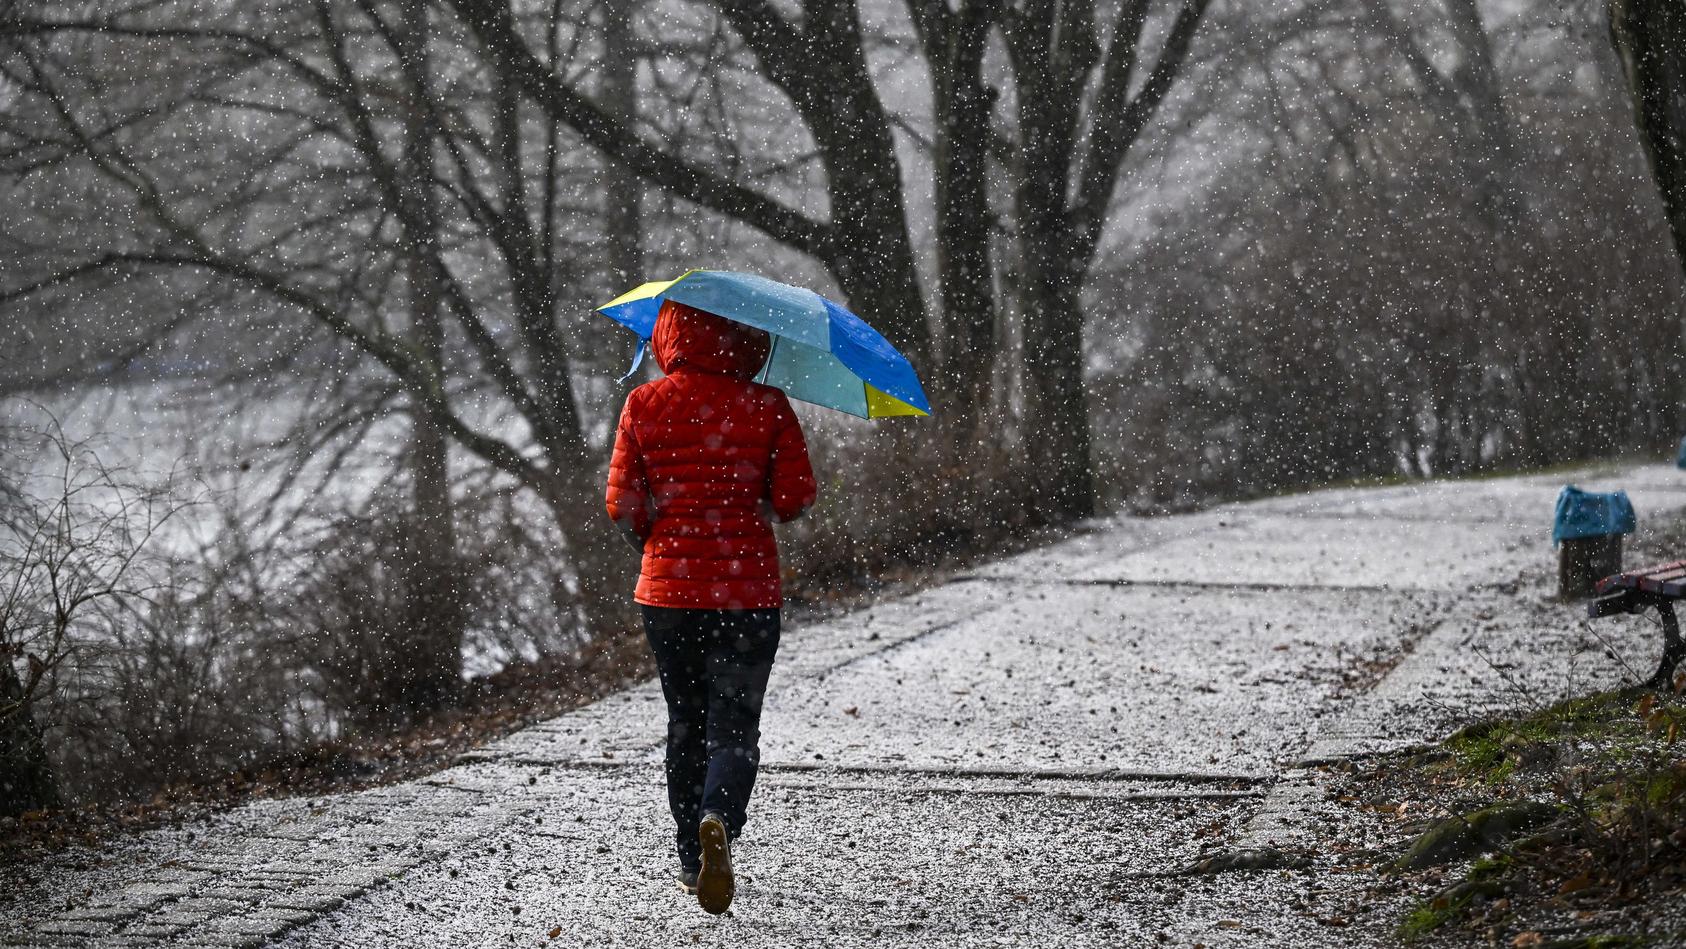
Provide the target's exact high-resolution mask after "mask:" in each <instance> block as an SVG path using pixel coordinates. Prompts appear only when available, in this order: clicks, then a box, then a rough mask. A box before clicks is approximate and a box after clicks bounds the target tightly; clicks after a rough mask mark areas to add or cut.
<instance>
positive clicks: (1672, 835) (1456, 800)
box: [1374, 689, 1686, 947]
mask: <svg viewBox="0 0 1686 949" xmlns="http://www.w3.org/2000/svg"><path fill="white" fill-rule="evenodd" d="M1683 722H1686V698H1683V697H1682V696H1681V695H1680V694H1679V693H1678V692H1661V693H1659V692H1656V691H1653V690H1649V689H1626V690H1620V691H1613V692H1604V693H1598V694H1595V695H1588V696H1583V697H1579V698H1574V699H1570V700H1568V701H1565V702H1561V703H1558V704H1556V705H1552V706H1550V707H1547V708H1542V709H1540V710H1538V711H1536V712H1534V713H1531V714H1526V715H1521V716H1517V717H1512V718H1506V719H1497V720H1493V721H1488V722H1483V723H1481V724H1478V725H1474V726H1471V727H1468V728H1465V729H1463V730H1461V731H1459V732H1457V733H1456V734H1454V735H1453V736H1452V737H1450V738H1448V739H1447V740H1446V741H1445V742H1443V743H1442V744H1441V745H1440V746H1439V747H1438V748H1436V749H1434V750H1432V751H1430V752H1428V753H1424V754H1419V755H1415V756H1413V757H1411V758H1409V759H1406V760H1403V761H1400V762H1396V763H1394V764H1392V765H1389V766H1385V767H1383V768H1382V769H1380V770H1379V771H1378V773H1377V774H1376V775H1375V776H1374V777H1375V779H1376V780H1377V782H1378V784H1381V785H1385V786H1390V787H1392V788H1393V789H1394V790H1395V796H1398V797H1401V798H1406V799H1416V800H1418V801H1419V802H1420V801H1421V800H1423V799H1426V800H1427V801H1429V802H1432V803H1431V804H1430V805H1429V806H1430V807H1431V809H1432V810H1434V811H1437V812H1439V813H1441V814H1443V815H1446V818H1449V819H1451V820H1454V821H1456V820H1463V819H1466V818H1467V817H1468V816H1469V815H1472V814H1475V813H1478V812H1481V811H1482V809H1484V808H1486V809H1490V808H1492V807H1493V806H1495V804H1500V803H1503V802H1507V801H1522V800H1533V801H1540V802H1543V803H1546V804H1550V805H1552V806H1555V807H1558V808H1561V816H1559V817H1558V818H1557V819H1556V820H1553V821H1552V822H1550V823H1549V824H1548V825H1546V826H1544V827H1540V828H1534V829H1532V830H1531V832H1530V833H1529V834H1527V835H1525V836H1521V837H1520V838H1519V839H1516V840H1515V841H1513V842H1511V843H1508V844H1506V845H1504V846H1503V847H1502V848H1501V849H1499V850H1498V851H1497V852H1495V853H1492V854H1489V855H1487V856H1485V857H1482V858H1481V859H1478V860H1476V861H1475V862H1474V863H1473V864H1470V865H1469V866H1468V867H1467V869H1465V870H1463V872H1461V873H1458V872H1452V873H1450V874H1447V873H1444V872H1439V873H1433V874H1429V875H1427V877H1426V878H1425V883H1431V884H1432V885H1434V886H1436V887H1437V888H1436V889H1435V891H1434V892H1433V894H1432V895H1431V896H1429V897H1427V898H1425V899H1423V900H1422V901H1421V902H1420V904H1419V905H1417V906H1416V907H1415V908H1414V909H1412V910H1411V911H1410V912H1409V913H1408V914H1407V915H1406V916H1405V918H1404V919H1403V920H1402V921H1401V922H1400V925H1399V929H1398V934H1399V936H1400V938H1401V939H1402V940H1404V941H1407V942H1417V941H1422V940H1424V939H1426V938H1428V937H1430V936H1431V935H1435V936H1443V937H1447V938H1449V939H1451V940H1452V941H1461V940H1460V939H1459V933H1462V935H1463V936H1465V937H1468V936H1477V937H1485V940H1484V941H1488V940H1491V939H1493V938H1495V937H1496V936H1497V935H1499V934H1503V933H1511V934H1513V935H1512V936H1510V937H1508V939H1507V940H1506V941H1510V942H1511V944H1513V945H1516V946H1521V947H1526V946H1547V945H1564V946H1568V945H1576V946H1603V945H1609V946H1615V945H1639V944H1650V943H1658V944H1678V941H1680V940H1686V933H1674V932H1660V933H1659V932H1648V931H1647V932H1620V931H1618V932H1604V933H1599V932H1589V933H1586V934H1585V935H1576V936H1574V937H1573V938H1572V939H1569V940H1562V939H1558V940H1556V941H1552V940H1547V939H1545V937H1544V936H1543V935H1541V928H1537V927H1538V924H1539V920H1541V919H1543V918H1548V917H1549V918H1557V919H1563V918H1567V919H1569V920H1581V921H1592V920H1599V919H1606V918H1610V919H1613V918H1616V916H1621V915H1623V914H1620V913H1616V914H1611V913H1609V912H1607V911H1608V910H1611V909H1612V908H1620V907H1632V906H1636V905H1644V904H1650V903H1651V901H1653V900H1668V901H1671V902H1678V900H1679V899H1680V897H1681V896H1682V895H1686V757H1683V754H1682V753H1683V746H1682V745H1681V744H1680V743H1679V738H1680V736H1681V734H1682V732H1686V726H1683ZM1419 806H1421V804H1419ZM1444 823H1445V818H1443V819H1442V821H1441V823H1440V826H1441V827H1442V828H1443V826H1444ZM1435 829H1436V828H1435V827H1430V828H1428V830H1427V832H1434V831H1435ZM1651 905H1659V904H1651ZM1643 916H1644V914H1643V913H1641V914H1639V915H1638V917H1637V918H1641V919H1642V918H1643ZM1625 918H1629V919H1631V918H1635V917H1633V916H1631V915H1629V916H1626V917H1625ZM1544 928H1545V929H1546V930H1547V931H1550V930H1551V929H1558V930H1561V929H1564V928H1566V927H1564V926H1561V925H1559V926H1554V927H1544ZM1567 928H1574V927H1567ZM1636 940H1637V941H1636Z"/></svg>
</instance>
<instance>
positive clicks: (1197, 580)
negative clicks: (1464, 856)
mask: <svg viewBox="0 0 1686 949" xmlns="http://www.w3.org/2000/svg"><path fill="white" fill-rule="evenodd" d="M1587 479H1588V480H1587V483H1588V484H1589V485H1590V486H1592V487H1598V488H1609V487H1614V486H1621V487H1625V488H1627V489H1628V490H1629V492H1630V494H1631V495H1632V496H1633V499H1634V502H1635V505H1636V506H1637V507H1638V508H1639V511H1640V517H1641V522H1642V523H1643V522H1644V521H1645V519H1646V517H1647V516H1649V515H1654V514H1656V513H1657V512H1660V511H1663V510H1668V509H1674V508H1678V507H1681V506H1683V505H1686V476H1683V475H1681V474H1680V473H1678V472H1675V471H1673V470H1672V469H1668V468H1664V467H1661V466H1646V467H1637V468H1626V469H1621V470H1606V471H1604V472H1602V473H1591V472H1589V473H1588V474H1587ZM1563 480H1564V479H1563V478H1562V477H1561V476H1554V477H1520V478H1510V479H1503V480H1492V481H1466V482H1444V483H1432V484H1426V485H1414V486H1407V487H1398V488H1387V489H1362V490H1361V489H1353V490H1333V491H1324V492H1318V493H1314V494H1306V495H1297V496H1290V497H1283V498H1277V499H1272V500H1268V501H1261V502H1254V503H1249V504H1240V505H1230V506H1226V507H1222V508H1218V509H1214V510H1210V511H1206V512H1202V513H1199V514H1193V515H1187V516H1179V517H1167V518H1156V519H1150V520H1149V519H1120V520H1115V521H1108V522H1105V523H1102V524H1099V525H1096V529H1095V530H1093V531H1090V532H1087V533H1085V534H1083V535H1081V536H1078V537H1076V538H1074V539H1072V540H1070V541H1067V542H1065V543H1062V544H1059V545H1056V546H1054V547H1050V548H1045V549H1042V550H1038V551H1035V552H1032V553H1028V554H1024V555H1022V556H1018V557H1015V558H1011V559H1008V560H1004V561H1000V562H997V563H995V564H992V565H990V566H988V567H986V568H984V569H980V570H977V571H975V572H974V573H972V574H970V575H967V576H964V577H959V578H957V579H955V580H954V581H952V582H950V583H948V584H946V585H943V586H941V587H937V588H934V589H931V590H928V591H926V592H923V593H920V594H918V595H914V596H910V597H907V598H904V599H900V600H896V601H892V602H886V603H884V604H881V605H879V606H876V607H874V608H872V609H870V610H866V611H862V612H859V613H855V614H852V615H849V616H846V617H844V618H841V619H838V620H835V621H831V622H826V623H823V624H818V625H814V626H809V627H806V628H802V629H795V630H790V631H788V632H787V634H786V637H785V640H784V644H783V645H782V648H781V656H780V660H779V665H778V666H777V668H776V670H775V673H774V678H773V684H772V686H771V692H770V695H769V698H768V704H767V709H766V717H765V721H764V730H765V732H766V734H765V737H764V746H763V757H764V761H765V769H764V772H763V778H762V781H761V784H760V786H759V790H758V793H757V799H756V801H755V803H754V805H753V807H752V810H751V822H750V826H749V829H748V831H747V832H746V835H745V839H744V841H743V842H742V845H741V847H740V848H739V852H738V859H737V862H738V865H739V870H740V873H741V874H742V880H741V886H740V888H739V896H738V901H737V903H736V904H735V905H734V910H733V912H732V913H731V914H729V915H728V916H725V917H720V918H713V917H709V916H706V915H705V914H703V913H702V912H701V911H700V910H698V909H697V908H696V907H695V905H694V904H693V903H691V902H689V901H688V900H686V899H685V898H683V897H682V896H681V895H680V894H679V892H678V890H677V889H676V888H675V887H674V885H673V883H672V882H671V870H672V869H673V868H672V866H671V857H670V855H669V850H668V842H669V840H670V831H669V827H668V823H667V822H668V818H667V814H666V807H665V799H664V797H663V794H662V790H661V770H660V747H659V739H660V735H661V715H662V706H661V701H660V696H659V692H658V691H657V689H656V687H655V686H654V685H653V684H648V685H644V686H640V687H637V688H634V689H631V690H629V691H627V692H624V693H622V694H620V695H617V696H614V697H612V698H610V699H607V700H604V701H602V702H599V703H597V704H596V705H593V706H591V707H589V708H586V709H582V710H580V711H577V712H574V713H571V714H568V715H565V716H562V717H560V718H557V719H554V720H552V721H549V722H546V723H543V724H541V725H538V726H536V727H533V728H530V729H527V730H525V731H523V732H521V733H519V734H516V735H513V736H511V737H509V738H507V739H505V740H503V741H500V742H498V743H496V744H494V745H491V746H488V747H486V748H483V749H481V750H479V751H477V752H474V753H473V754H470V755H467V756H465V757H464V758H463V759H461V760H460V761H459V762H458V763H457V764H456V765H455V766H453V767H451V768H449V769H447V770H444V771H441V772H439V773H436V774H434V775H432V776H430V777H428V778H426V779H423V780H420V781H414V782H410V783H406V784H401V785H394V786H390V787H383V788H378V789H374V790H370V791H365V792H361V793H352V794H343V795H335V796H330V797H324V798H314V799H305V798H297V799H290V800H281V801H260V802H255V803H252V804H249V805H246V806H243V807H240V808H237V809H235V810H232V811H229V812H227V813H224V814H222V815H219V816H217V817H215V818H213V819H211V820H209V821H206V822H198V823H193V824H190V825H185V826H182V827H176V828H165V829H159V830H155V831H151V832H148V833H145V834H141V835H137V836H136V837H135V838H134V839H132V840H130V841H125V842H123V843H122V844H120V845H113V846H107V847H104V848H101V849H97V850H96V849H89V850H76V851H71V852H69V853H66V854H63V855H62V856H60V857H59V858H56V859H54V860H52V861H50V862H49V863H47V864H46V865H44V866H43V867H41V873H40V875H39V879H37V880H34V881H32V883H31V885H30V886H28V887H26V888H25V890H24V891H23V892H19V893H12V894H0V945H29V946H36V945H39V946H61V945H62V946H130V945H161V944H168V945H195V946H258V945H272V944H273V945H280V946H287V947H294V949H321V947H336V946H358V947H363V946H370V945H401V946H441V947H445V946H482V945H484V946H498V945H535V944H537V945H544V944H550V943H552V942H555V943H567V944H571V945H579V944H587V945H617V946H622V945H624V946H645V945H648V946H671V945H676V944H680V945H683V944H707V945H733V946H768V947H772V946H779V947H784V946H795V945H812V946H848V945H886V944H888V945H910V946H911V945H919V946H922V947H928V946H932V945H944V946H976V945H991V944H1000V945H1026V946H1028V945H1037V946H1040V945H1046V946H1062V947H1063V946H1087V945H1094V946H1103V945H1104V946H1117V945H1137V944H1143V943H1152V942H1156V941H1157V942H1164V943H1167V944H1173V945H1206V946H1223V945H1261V944H1297V945H1330V946H1344V945H1385V944H1388V942H1389V935H1388V933H1389V928H1388V925H1387V919H1388V913H1389V912H1390V909H1391V905H1390V904H1389V902H1388V900H1387V899H1386V898H1385V896H1383V897H1377V895H1376V893H1377V881H1376V880H1374V879H1373V878H1371V877H1369V876H1368V875H1367V874H1366V873H1364V872H1363V871H1362V869H1360V870H1357V871H1352V870H1341V871H1339V872H1337V871H1335V870H1334V869H1332V868H1331V867H1330V866H1329V865H1328V863H1327V861H1323V862H1318V861H1314V863H1313V866H1312V867H1310V868H1308V869H1306V870H1301V871H1260V872H1239V873H1228V874H1222V875H1218V876H1211V877H1190V876H1185V875H1180V874H1179V873H1178V872H1177V871H1179V870H1180V869H1181V868H1184V867H1187V866H1188V865H1189V864H1191V863H1192V862H1194V861H1195V860H1197V859H1199V858H1201V857H1203V856H1206V855H1209V854H1211V853H1214V852H1218V851H1221V850H1225V849H1229V848H1235V847H1246V846H1257V845H1261V844H1264V843H1275V844H1279V845H1284V846H1295V845H1301V846H1304V845H1310V844H1314V842H1315V841H1316V839H1317V834H1316V831H1318V830H1320V829H1322V825H1323V823H1324V822H1325V821H1326V820H1327V819H1328V818H1327V815H1326V814H1325V810H1326V808H1327V805H1326V804H1324V803H1323V802H1322V801H1321V799H1320V795H1319V794H1318V793H1317V777H1316V775H1317V771H1316V768H1315V764H1316V763H1317V762H1320V761H1329V760H1333V759H1339V758H1342V757H1348V756H1353V755H1362V754H1367V753H1372V752H1376V751H1384V750H1390V749H1396V748H1400V747H1408V746H1411V745H1414V744H1419V743H1423V742H1427V741H1432V740H1434V739H1436V738H1438V737H1440V736H1442V735H1444V734H1445V733H1446V732H1447V731H1448V730H1449V729H1451V728H1453V727H1456V725H1457V724H1459V723H1461V722H1464V721H1467V720H1469V719H1470V718H1472V717H1475V716H1478V715H1480V714H1483V713H1486V712H1489V711H1493V710H1498V709H1503V708H1508V707H1512V706H1514V705H1516V704H1518V703H1519V702H1524V701H1544V700H1548V699H1552V698H1555V697H1557V696H1559V695H1563V694H1567V693H1569V692H1571V691H1578V690H1582V689H1586V688H1593V687H1607V686H1610V685H1613V684H1615V683H1616V682H1617V681H1618V680H1619V679H1621V678H1622V677H1623V676H1624V675H1626V672H1625V669H1624V666H1623V664H1622V662H1621V661H1619V660H1620V659H1625V660H1626V661H1627V662H1629V663H1631V664H1632V667H1633V668H1634V669H1638V670H1645V671H1648V670H1649V669H1650V667H1651V666H1652V664H1654V661H1655V654H1656V651H1657V649H1658V644H1657V643H1656V642H1655V641H1654V636H1653V634H1652V632H1651V630H1650V629H1649V628H1648V627H1645V626H1643V625H1642V624H1637V623H1613V622H1612V623H1607V624H1603V625H1601V627H1600V628H1598V629H1597V630H1592V629H1590V628H1589V627H1588V626H1587V625H1586V624H1584V623H1582V622H1580V621H1579V620H1578V619H1577V613H1576V612H1575V611H1573V610H1571V609H1568V608H1565V607H1563V606H1560V605H1556V604H1553V603H1551V602H1550V601H1549V599H1548V595H1549V593H1550V589H1549V587H1548V585H1547V580H1548V576H1549V570H1550V567H1551V563H1552V560H1551V558H1552V556H1553V555H1552V551H1551V549H1550V546H1549V542H1548V541H1547V539H1546V535H1547V532H1548V530H1549V520H1550V513H1551V506H1552V502H1553V499H1554V498H1555V495H1556V491H1557V489H1558V487H1560V486H1561V484H1562V483H1563ZM1595 632H1596V633H1597V634H1599V635H1598V636H1595V635H1594V633H1595ZM1599 636H1602V637H1603V639H1604V640H1608V644H1609V645H1612V646H1614V647H1615V651H1616V653H1617V655H1618V657H1619V659H1613V658H1611V656H1610V655H1609V654H1608V653H1607V650H1606V649H1605V643H1604V642H1602V641H1601V640H1600V638H1599Z"/></svg>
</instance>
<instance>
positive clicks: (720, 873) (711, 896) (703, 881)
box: [697, 813, 737, 916]
mask: <svg viewBox="0 0 1686 949" xmlns="http://www.w3.org/2000/svg"><path fill="white" fill-rule="evenodd" d="M697 839H698V840H699V841H700V842H701V843H702V871H701V872H700V873H698V874H697V905H699V906H701V907H702V908H703V909H704V910H706V911H708V912H710V913H713V914H715V915H716V916H718V915H719V914H721V913H724V912H726V908H727V907H728V906H731V905H732V894H733V893H734V892H735V891H736V889H737V881H736V880H734V879H733V878H732V841H731V836H730V835H729V834H727V833H726V821H725V819H724V818H722V817H721V816H720V815H719V814H713V813H710V814H704V815H703V819H702V821H701V822H700V823H698V824H697Z"/></svg>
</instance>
